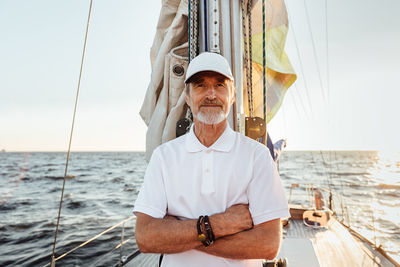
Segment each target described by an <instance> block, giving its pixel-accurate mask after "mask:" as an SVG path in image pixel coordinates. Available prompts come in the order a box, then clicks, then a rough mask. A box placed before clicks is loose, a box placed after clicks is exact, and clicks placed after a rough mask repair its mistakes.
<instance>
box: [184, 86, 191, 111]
mask: <svg viewBox="0 0 400 267" xmlns="http://www.w3.org/2000/svg"><path fill="white" fill-rule="evenodd" d="M186 86H189V85H186ZM184 90H185V102H186V104H187V105H188V106H189V107H190V103H189V102H190V101H189V95H188V90H187V89H186V88H185V89H184Z"/></svg>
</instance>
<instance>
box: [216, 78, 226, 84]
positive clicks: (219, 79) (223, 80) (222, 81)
mask: <svg viewBox="0 0 400 267" xmlns="http://www.w3.org/2000/svg"><path fill="white" fill-rule="evenodd" d="M226 80H227V78H225V77H221V78H218V79H217V82H219V83H225V81H226Z"/></svg>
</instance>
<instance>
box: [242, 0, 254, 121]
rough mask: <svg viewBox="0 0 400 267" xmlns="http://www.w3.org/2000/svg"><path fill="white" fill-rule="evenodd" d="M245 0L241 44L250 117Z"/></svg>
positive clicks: (243, 0)
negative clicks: (242, 46)
mask: <svg viewBox="0 0 400 267" xmlns="http://www.w3.org/2000/svg"><path fill="white" fill-rule="evenodd" d="M244 2H245V0H241V9H242V34H243V42H244V44H243V45H244V65H245V71H246V89H247V102H248V109H249V112H250V116H252V114H251V113H252V103H251V99H250V96H249V88H250V84H249V80H250V78H249V74H250V72H249V59H248V45H247V34H246V31H247V29H246V15H245V14H246V12H245V5H244Z"/></svg>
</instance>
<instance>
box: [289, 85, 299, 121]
mask: <svg viewBox="0 0 400 267" xmlns="http://www.w3.org/2000/svg"><path fill="white" fill-rule="evenodd" d="M295 87H296V85H295ZM295 90H296V88H295ZM290 96H291V98H292V101H293V104H294V108H295V109H296V114H300V112H299V111H300V110H299V107H298V106H297V103H296V99H295V97H294V95H293V94H290Z"/></svg>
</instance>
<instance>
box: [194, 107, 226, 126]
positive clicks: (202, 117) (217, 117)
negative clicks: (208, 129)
mask: <svg viewBox="0 0 400 267" xmlns="http://www.w3.org/2000/svg"><path fill="white" fill-rule="evenodd" d="M227 116H228V114H225V112H224V111H223V110H222V109H221V110H218V111H216V112H215V111H212V112H210V111H209V112H204V111H199V112H198V113H197V114H196V115H194V114H193V117H195V118H196V119H197V120H199V121H201V122H202V123H204V124H209V125H213V124H218V123H220V122H222V121H223V120H225V119H226V117H227Z"/></svg>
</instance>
